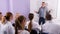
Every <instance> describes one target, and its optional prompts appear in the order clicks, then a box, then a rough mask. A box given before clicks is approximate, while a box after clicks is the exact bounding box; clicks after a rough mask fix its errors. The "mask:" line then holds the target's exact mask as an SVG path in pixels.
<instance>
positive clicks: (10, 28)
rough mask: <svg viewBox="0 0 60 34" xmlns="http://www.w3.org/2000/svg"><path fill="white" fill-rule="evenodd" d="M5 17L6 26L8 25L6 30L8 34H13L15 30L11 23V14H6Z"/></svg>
mask: <svg viewBox="0 0 60 34" xmlns="http://www.w3.org/2000/svg"><path fill="white" fill-rule="evenodd" d="M5 17H6V20H7V25H8V29H9V31H8V33H9V34H14V33H15V31H14V30H15V29H14V27H13V25H12V23H11V20H12V19H13V14H12V13H11V12H7V13H6V16H5Z"/></svg>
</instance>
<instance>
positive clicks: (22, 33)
mask: <svg viewBox="0 0 60 34" xmlns="http://www.w3.org/2000/svg"><path fill="white" fill-rule="evenodd" d="M18 34H30V33H29V32H28V31H26V30H18Z"/></svg>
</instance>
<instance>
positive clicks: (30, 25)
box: [28, 13, 34, 32]
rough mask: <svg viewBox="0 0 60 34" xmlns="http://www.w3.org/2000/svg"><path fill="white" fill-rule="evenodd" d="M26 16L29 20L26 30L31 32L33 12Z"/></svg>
mask: <svg viewBox="0 0 60 34" xmlns="http://www.w3.org/2000/svg"><path fill="white" fill-rule="evenodd" d="M28 17H29V20H30V23H29V25H28V31H29V32H31V30H32V20H33V18H34V14H32V13H30V14H29V16H28Z"/></svg>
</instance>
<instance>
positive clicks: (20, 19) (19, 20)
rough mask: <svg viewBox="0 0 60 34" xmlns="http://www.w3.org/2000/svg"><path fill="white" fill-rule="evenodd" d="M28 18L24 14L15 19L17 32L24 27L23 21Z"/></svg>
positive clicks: (16, 33)
mask: <svg viewBox="0 0 60 34" xmlns="http://www.w3.org/2000/svg"><path fill="white" fill-rule="evenodd" d="M25 19H26V18H25V17H24V16H19V17H18V18H17V19H16V20H15V34H18V29H22V26H21V23H22V22H23V20H25Z"/></svg>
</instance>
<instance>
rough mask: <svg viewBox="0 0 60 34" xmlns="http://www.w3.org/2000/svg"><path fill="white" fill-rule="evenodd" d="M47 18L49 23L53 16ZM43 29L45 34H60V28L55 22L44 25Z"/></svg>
mask: <svg viewBox="0 0 60 34" xmlns="http://www.w3.org/2000/svg"><path fill="white" fill-rule="evenodd" d="M49 16H50V17H49ZM47 17H48V18H47V20H48V21H51V20H52V18H51V15H48V16H47ZM42 28H43V29H42V30H43V32H45V33H48V34H60V26H59V25H57V24H54V23H53V22H46V23H45V24H44V25H42Z"/></svg>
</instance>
